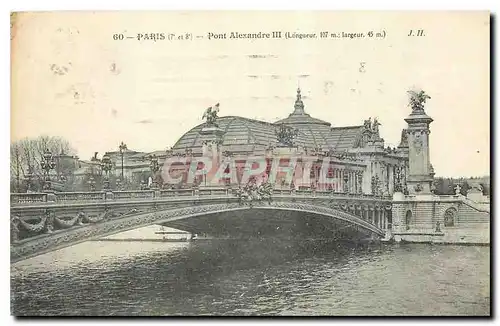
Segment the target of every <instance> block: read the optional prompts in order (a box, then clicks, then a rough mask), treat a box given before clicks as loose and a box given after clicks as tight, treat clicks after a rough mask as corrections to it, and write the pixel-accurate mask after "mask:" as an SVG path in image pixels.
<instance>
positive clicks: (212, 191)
mask: <svg viewBox="0 0 500 326" xmlns="http://www.w3.org/2000/svg"><path fill="white" fill-rule="evenodd" d="M235 191H236V189H232V188H227V187H211V188H190V189H162V190H159V189H158V190H135V191H110V192H108V193H106V192H103V191H94V192H56V193H50V194H48V193H18V194H15V193H14V194H11V201H10V202H11V206H23V205H29V204H41V203H47V204H49V203H52V204H53V203H54V202H55V203H69V202H82V203H84V202H100V201H124V200H138V199H139V200H141V199H144V200H154V199H159V198H179V197H181V198H185V197H207V196H211V197H214V196H219V197H224V196H234V194H235ZM273 196H296V197H317V198H322V197H323V198H332V197H335V198H348V199H349V198H350V199H373V200H390V199H391V197H387V196H376V195H371V194H354V193H343V192H333V191H327V190H310V189H307V190H304V189H301V190H295V189H274V190H273Z"/></svg>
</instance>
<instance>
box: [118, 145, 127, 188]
mask: <svg viewBox="0 0 500 326" xmlns="http://www.w3.org/2000/svg"><path fill="white" fill-rule="evenodd" d="M118 148H119V149H120V155H121V158H122V180H123V154H124V153H125V151H126V150H127V149H128V148H127V144H125V143H124V142H121V144H120V146H118Z"/></svg>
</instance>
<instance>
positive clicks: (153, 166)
mask: <svg viewBox="0 0 500 326" xmlns="http://www.w3.org/2000/svg"><path fill="white" fill-rule="evenodd" d="M150 160H151V162H150V164H149V167H150V168H151V173H152V174H153V175H152V178H153V184H152V187H153V188H156V187H157V184H156V173H157V172H158V171H159V170H160V164H158V157H157V156H156V155H155V154H153V155H151V156H150Z"/></svg>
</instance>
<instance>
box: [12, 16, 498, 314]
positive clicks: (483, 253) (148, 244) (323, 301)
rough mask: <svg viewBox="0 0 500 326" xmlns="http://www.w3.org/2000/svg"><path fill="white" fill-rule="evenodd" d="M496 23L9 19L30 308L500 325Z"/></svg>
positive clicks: (17, 306)
mask: <svg viewBox="0 0 500 326" xmlns="http://www.w3.org/2000/svg"><path fill="white" fill-rule="evenodd" d="M490 19H491V18H490V14H489V13H488V12H481V11H475V12H474V11H470V12H466V11H463V12H451V11H450V12H356V11H349V12H334V11H323V12H319V11H317V12H314V11H293V12H292V11H288V12H285V11H283V12H279V11H272V12H271V11H247V12H245V11H238V12H237V11H210V12H209V11H207V12H203V11H183V12H174V11H169V12H167V11H164V12H162V11H156V12H153V11H151V12H76V11H75V12H15V13H12V14H11V103H12V106H11V144H10V192H11V194H10V205H11V207H10V234H11V239H10V254H11V265H10V270H11V295H10V298H11V314H12V315H14V316H198V315H203V316H325V315H326V316H489V315H490V314H491V312H490V304H491V294H490V270H491V267H490V259H491V258H490V201H491V198H490V188H491V187H490V128H489V126H490V28H491V26H490V25H491V22H490Z"/></svg>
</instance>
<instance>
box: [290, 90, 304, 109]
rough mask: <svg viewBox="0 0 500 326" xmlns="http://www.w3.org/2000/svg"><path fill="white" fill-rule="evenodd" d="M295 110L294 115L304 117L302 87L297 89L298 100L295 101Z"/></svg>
mask: <svg viewBox="0 0 500 326" xmlns="http://www.w3.org/2000/svg"><path fill="white" fill-rule="evenodd" d="M294 108H295V110H294V111H293V113H292V114H293V115H304V114H305V111H304V102H302V95H301V94H300V86H299V87H297V99H296V100H295V105H294Z"/></svg>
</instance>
